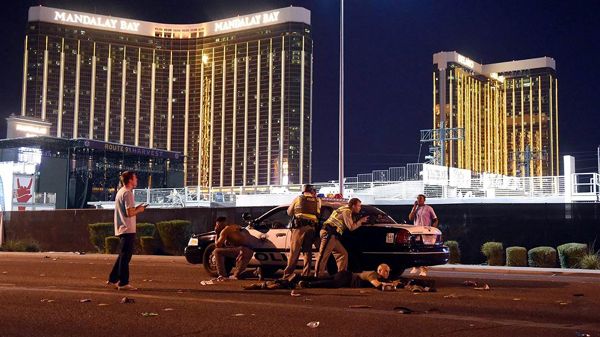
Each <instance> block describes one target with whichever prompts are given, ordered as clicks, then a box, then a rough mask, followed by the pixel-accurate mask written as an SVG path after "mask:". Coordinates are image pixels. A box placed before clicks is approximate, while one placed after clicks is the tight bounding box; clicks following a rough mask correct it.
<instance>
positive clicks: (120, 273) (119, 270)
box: [108, 233, 135, 287]
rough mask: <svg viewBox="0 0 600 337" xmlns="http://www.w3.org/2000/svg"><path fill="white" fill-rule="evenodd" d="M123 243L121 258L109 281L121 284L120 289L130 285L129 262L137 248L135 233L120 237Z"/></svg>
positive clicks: (116, 262)
mask: <svg viewBox="0 0 600 337" xmlns="http://www.w3.org/2000/svg"><path fill="white" fill-rule="evenodd" d="M119 238H120V239H121V243H120V244H119V257H118V258H117V261H115V265H114V266H113V269H112V271H111V272H110V275H109V276H108V281H109V282H111V283H117V282H119V287H122V286H124V285H127V284H129V261H131V256H132V255H133V249H134V248H135V233H132V234H121V235H119Z"/></svg>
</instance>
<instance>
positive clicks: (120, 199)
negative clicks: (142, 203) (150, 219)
mask: <svg viewBox="0 0 600 337" xmlns="http://www.w3.org/2000/svg"><path fill="white" fill-rule="evenodd" d="M128 208H135V199H134V198H133V191H132V190H128V189H126V188H125V187H121V189H120V190H119V191H118V192H117V196H116V197H115V235H116V236H119V235H121V234H126V233H134V234H135V231H136V228H135V215H134V216H130V217H128V216H127V209H128Z"/></svg>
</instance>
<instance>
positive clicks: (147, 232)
mask: <svg viewBox="0 0 600 337" xmlns="http://www.w3.org/2000/svg"><path fill="white" fill-rule="evenodd" d="M136 234H137V242H136V245H135V253H136V254H144V251H143V248H142V237H144V236H150V237H155V236H156V226H154V224H153V223H147V222H141V223H139V224H137V225H136Z"/></svg>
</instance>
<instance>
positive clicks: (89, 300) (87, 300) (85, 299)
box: [79, 298, 92, 303]
mask: <svg viewBox="0 0 600 337" xmlns="http://www.w3.org/2000/svg"><path fill="white" fill-rule="evenodd" d="M91 301H92V300H91V299H89V298H84V299H81V300H79V303H89V302H91Z"/></svg>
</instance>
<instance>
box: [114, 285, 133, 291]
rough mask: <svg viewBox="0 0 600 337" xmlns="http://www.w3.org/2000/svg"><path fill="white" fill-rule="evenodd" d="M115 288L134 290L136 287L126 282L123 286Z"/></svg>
mask: <svg viewBox="0 0 600 337" xmlns="http://www.w3.org/2000/svg"><path fill="white" fill-rule="evenodd" d="M117 289H119V290H127V291H136V290H138V288H136V287H134V286H132V285H131V284H126V285H124V286H119V287H118V288H117Z"/></svg>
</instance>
